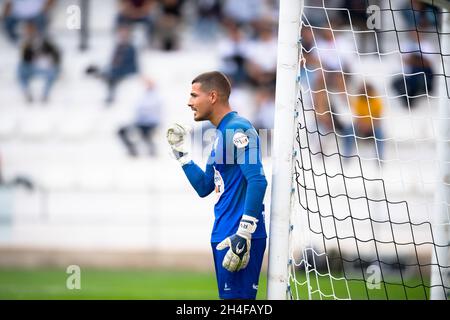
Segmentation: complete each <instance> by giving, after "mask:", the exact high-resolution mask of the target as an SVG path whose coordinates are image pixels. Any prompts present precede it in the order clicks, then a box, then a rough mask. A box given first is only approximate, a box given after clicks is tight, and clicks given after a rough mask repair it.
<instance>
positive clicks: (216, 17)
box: [195, 0, 222, 41]
mask: <svg viewBox="0 0 450 320" xmlns="http://www.w3.org/2000/svg"><path fill="white" fill-rule="evenodd" d="M195 4H196V5H195V9H196V11H197V21H196V23H195V31H196V34H197V37H198V38H199V39H200V40H206V41H207V40H213V39H214V38H215V35H216V33H217V31H218V24H219V21H220V20H221V19H222V3H221V1H220V0H195Z"/></svg>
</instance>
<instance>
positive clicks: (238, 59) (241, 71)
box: [219, 23, 248, 86]
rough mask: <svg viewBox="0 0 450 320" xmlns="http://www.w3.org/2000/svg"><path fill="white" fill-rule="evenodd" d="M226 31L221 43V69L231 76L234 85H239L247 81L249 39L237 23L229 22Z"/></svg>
mask: <svg viewBox="0 0 450 320" xmlns="http://www.w3.org/2000/svg"><path fill="white" fill-rule="evenodd" d="M226 33H227V34H226V36H225V37H224V39H223V40H222V41H221V42H220V43H219V55H220V58H221V66H220V70H221V71H222V72H223V73H224V74H226V75H227V76H228V77H229V78H230V80H231V82H232V84H233V86H239V85H240V84H242V83H244V82H245V81H247V77H248V76H247V72H246V70H245V62H246V60H245V56H246V46H247V44H248V41H247V40H246V39H245V35H244V34H243V32H242V30H241V29H240V28H239V27H237V25H235V24H231V23H230V24H228V25H227V26H226Z"/></svg>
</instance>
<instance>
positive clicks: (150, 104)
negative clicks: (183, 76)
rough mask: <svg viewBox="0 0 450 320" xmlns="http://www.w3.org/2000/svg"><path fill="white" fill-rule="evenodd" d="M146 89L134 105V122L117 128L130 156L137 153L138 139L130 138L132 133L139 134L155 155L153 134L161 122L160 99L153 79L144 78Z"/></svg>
mask: <svg viewBox="0 0 450 320" xmlns="http://www.w3.org/2000/svg"><path fill="white" fill-rule="evenodd" d="M145 82H146V91H145V93H144V94H143V96H142V97H141V98H140V100H139V101H138V103H137V105H136V114H135V119H134V122H133V123H132V124H131V125H128V126H124V127H122V128H120V129H119V131H118V135H119V137H120V139H121V140H122V142H123V143H124V145H125V147H126V148H127V151H128V154H129V155H130V156H132V157H135V156H137V155H138V141H136V139H132V135H133V134H135V135H140V136H141V138H142V140H143V142H144V143H145V144H146V145H147V147H148V148H149V153H150V155H151V156H155V155H156V147H155V143H154V141H153V135H154V133H155V130H156V129H157V127H158V125H159V124H160V122H161V105H162V99H161V97H160V96H159V93H158V91H157V88H156V86H155V84H154V82H153V81H151V80H148V79H147V80H145Z"/></svg>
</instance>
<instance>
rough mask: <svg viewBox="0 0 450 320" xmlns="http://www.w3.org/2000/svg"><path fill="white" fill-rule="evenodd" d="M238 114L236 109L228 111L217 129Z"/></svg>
mask: <svg viewBox="0 0 450 320" xmlns="http://www.w3.org/2000/svg"><path fill="white" fill-rule="evenodd" d="M236 114H237V112H236V111H231V112H228V113H227V114H226V115H225V116H224V117H223V118H222V120H220V122H219V125H218V126H217V129H219V130H220V129H222V128H223V127H224V126H225V125H226V124H227V123H228V122H229V121H230V120H231V118H233V117H234V116H235V115H236Z"/></svg>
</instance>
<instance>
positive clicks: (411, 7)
mask: <svg viewBox="0 0 450 320" xmlns="http://www.w3.org/2000/svg"><path fill="white" fill-rule="evenodd" d="M433 10H434V11H433ZM435 10H436V8H434V7H433V6H431V5H429V4H427V3H424V2H422V1H417V0H411V1H407V2H406V3H405V6H404V7H403V8H402V9H401V13H402V15H403V18H404V20H405V22H406V25H407V28H408V30H414V31H415V30H418V31H436V25H437V21H436V19H437V18H436V17H437V16H438V14H437V13H436V11H435Z"/></svg>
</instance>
